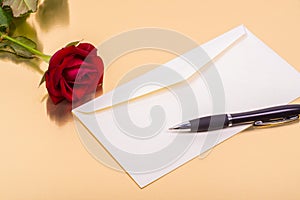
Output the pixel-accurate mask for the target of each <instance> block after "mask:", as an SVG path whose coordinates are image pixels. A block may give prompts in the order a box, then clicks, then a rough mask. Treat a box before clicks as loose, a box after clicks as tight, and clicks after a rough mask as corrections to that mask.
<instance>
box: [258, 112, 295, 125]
mask: <svg viewBox="0 0 300 200" xmlns="http://www.w3.org/2000/svg"><path fill="white" fill-rule="evenodd" d="M298 119H299V115H295V116H289V117H284V118H282V119H275V120H269V121H255V122H254V123H253V126H256V127H271V126H279V125H283V124H286V123H291V122H294V121H296V120H298Z"/></svg>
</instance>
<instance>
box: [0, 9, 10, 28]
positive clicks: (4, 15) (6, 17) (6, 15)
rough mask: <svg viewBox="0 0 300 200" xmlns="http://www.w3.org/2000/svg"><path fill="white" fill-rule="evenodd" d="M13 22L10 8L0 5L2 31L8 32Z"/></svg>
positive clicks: (0, 26)
mask: <svg viewBox="0 0 300 200" xmlns="http://www.w3.org/2000/svg"><path fill="white" fill-rule="evenodd" d="M11 23H12V14H11V11H10V10H8V9H4V8H2V7H0V31H1V32H2V33H8V30H9V26H10V24H11Z"/></svg>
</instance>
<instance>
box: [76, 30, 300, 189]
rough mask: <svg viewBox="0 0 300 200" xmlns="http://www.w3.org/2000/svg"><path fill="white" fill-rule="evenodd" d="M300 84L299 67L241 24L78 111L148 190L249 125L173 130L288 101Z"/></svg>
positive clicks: (119, 161)
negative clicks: (189, 122)
mask: <svg viewBox="0 0 300 200" xmlns="http://www.w3.org/2000/svg"><path fill="white" fill-rule="evenodd" d="M173 72H174V73H173ZM168 74H169V75H168ZM174 74H175V75H174ZM173 75H174V76H173ZM169 76H170V77H169ZM153 79H155V80H153ZM161 79H163V80H161ZM151 80H153V81H152V83H153V84H151ZM145 82H147V83H148V85H143V83H145ZM142 86H144V87H142ZM299 86H300V74H299V72H297V71H296V70H295V69H294V68H293V67H291V66H290V65H289V64H288V63H287V62H286V61H284V60H283V59H282V58H281V57H279V56H278V55H277V54H276V53H275V52H274V51H273V50H272V49H270V48H269V47H267V46H266V45H265V44H264V43H263V42H262V41H261V40H259V39H258V38H257V37H256V36H255V35H253V34H252V33H251V32H250V31H249V30H247V29H246V28H245V27H244V26H239V27H237V28H234V29H233V30H231V31H229V32H227V33H225V34H223V35H221V36H219V37H217V38H215V39H213V40H211V41H209V42H207V43H205V44H203V45H201V46H199V47H197V48H195V49H193V50H191V51H189V52H187V53H186V54H184V55H183V56H179V57H177V58H175V59H174V60H171V61H170V62H168V63H166V64H165V65H163V66H160V67H157V68H156V69H154V70H152V71H150V72H148V73H146V74H144V75H142V76H140V77H138V78H135V79H134V80H132V81H130V82H128V83H126V84H124V85H122V86H120V87H118V88H116V89H115V90H113V91H111V92H109V93H107V94H105V95H103V96H100V97H98V98H96V99H94V100H92V101H90V102H88V103H86V104H84V105H82V106H80V107H78V108H75V109H73V111H72V112H73V114H74V115H75V116H76V117H77V118H78V119H79V120H80V121H81V122H82V124H83V125H84V126H85V127H86V128H87V129H88V130H89V131H90V133H91V134H93V135H94V136H95V138H97V140H98V141H99V142H100V143H101V144H102V145H103V147H105V149H106V150H107V151H108V152H109V153H110V154H111V155H112V156H113V158H114V159H115V160H116V161H117V162H118V163H119V164H120V165H121V167H122V168H123V169H124V170H125V171H126V172H127V173H128V174H129V175H130V176H131V177H132V178H133V180H134V181H135V182H136V183H137V184H138V185H139V186H140V187H144V186H146V185H148V184H149V183H151V182H153V181H155V180H157V179H158V178H160V177H162V176H163V175H165V174H167V173H169V172H170V171H172V170H174V169H175V168H177V167H179V166H181V165H183V164H184V163H186V162H187V161H189V160H191V159H193V158H195V157H196V156H198V155H200V154H201V153H203V152H205V151H207V150H209V149H211V148H212V147H214V146H215V145H217V144H219V143H221V142H222V141H224V140H226V139H228V138H230V137H232V136H233V135H235V134H237V133H238V132H240V131H242V130H244V129H246V128H247V127H249V126H248V125H244V126H236V127H232V128H226V129H223V130H218V131H210V132H206V133H193V134H182V133H172V132H170V131H168V128H169V127H171V126H173V125H175V124H177V123H180V122H182V121H185V120H188V119H193V118H196V117H201V116H205V115H210V114H216V113H222V112H225V113H233V112H242V111H247V110H252V109H258V108H263V107H269V106H274V105H280V104H287V103H289V102H291V101H292V100H294V99H296V98H298V97H299V96H300V87H299ZM137 87H139V88H137ZM161 88H165V89H161ZM129 92H130V93H129ZM136 97H139V98H136ZM128 100H130V101H129V102H128Z"/></svg>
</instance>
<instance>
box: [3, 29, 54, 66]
mask: <svg viewBox="0 0 300 200" xmlns="http://www.w3.org/2000/svg"><path fill="white" fill-rule="evenodd" d="M0 36H1V37H2V38H3V39H6V40H9V41H11V42H13V43H16V44H18V45H20V46H22V47H24V48H25V49H27V50H28V51H30V52H31V53H33V54H35V55H37V56H39V57H40V58H41V59H43V60H44V61H45V62H47V63H49V61H50V58H51V56H49V55H45V54H43V53H42V52H40V51H39V50H37V49H34V48H32V47H30V46H28V45H26V44H24V43H22V42H20V41H18V40H16V39H14V38H12V37H9V36H8V35H5V34H3V33H1V32H0Z"/></svg>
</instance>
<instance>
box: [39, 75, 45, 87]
mask: <svg viewBox="0 0 300 200" xmlns="http://www.w3.org/2000/svg"><path fill="white" fill-rule="evenodd" d="M45 81H46V72H45V73H44V75H43V77H42V79H41V81H40V84H39V87H40V86H41V85H42V84H43V83H44V82H45Z"/></svg>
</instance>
